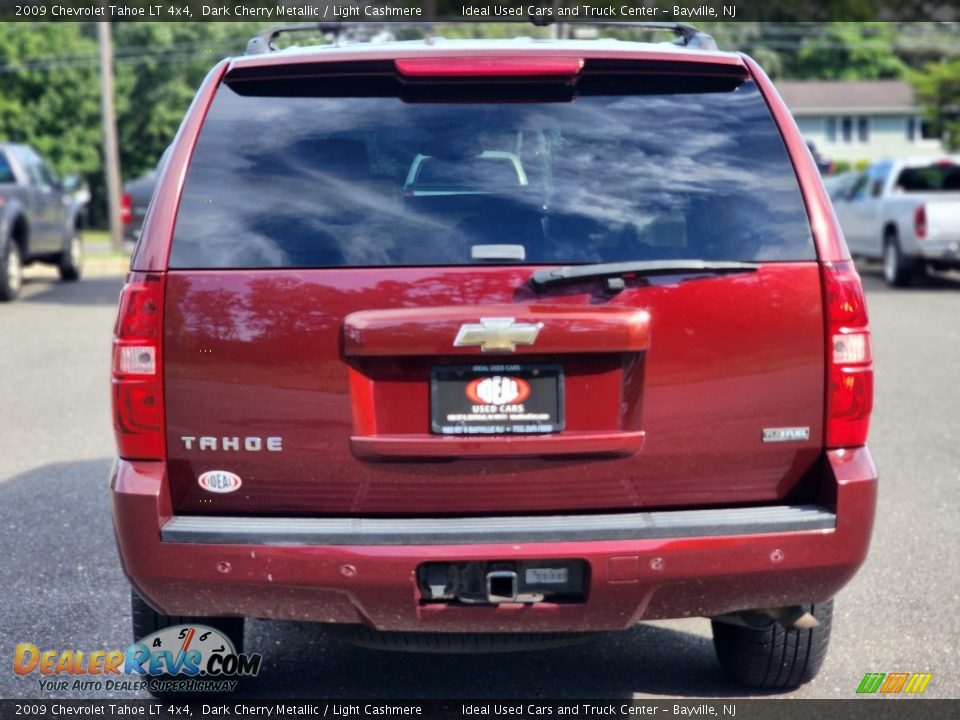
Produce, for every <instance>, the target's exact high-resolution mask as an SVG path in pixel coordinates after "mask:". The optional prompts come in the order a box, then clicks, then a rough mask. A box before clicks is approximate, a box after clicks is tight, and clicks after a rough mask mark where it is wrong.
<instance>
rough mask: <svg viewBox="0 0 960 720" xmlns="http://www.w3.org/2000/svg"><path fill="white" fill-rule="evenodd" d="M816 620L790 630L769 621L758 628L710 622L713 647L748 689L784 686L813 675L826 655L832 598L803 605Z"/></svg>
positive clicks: (803, 680) (722, 664)
mask: <svg viewBox="0 0 960 720" xmlns="http://www.w3.org/2000/svg"><path fill="white" fill-rule="evenodd" d="M804 609H805V610H808V611H809V612H810V613H811V614H812V615H813V616H814V617H815V618H816V619H817V621H818V622H819V623H820V624H819V625H818V626H817V627H815V628H811V629H808V630H791V629H787V628H785V627H783V626H782V625H781V624H780V623H778V622H775V621H774V620H770V623H769V625H767V626H766V627H762V628H753V627H743V626H741V625H732V624H729V623H725V622H718V621H714V622H713V623H712V625H713V646H714V648H715V649H716V651H717V659H718V660H719V661H720V667H722V668H723V670H724V672H725V673H726V674H727V675H729V676H730V677H731V678H733V679H734V680H736V681H737V682H739V683H741V684H743V685H747V686H748V687H752V688H767V689H786V688H793V687H797V686H798V685H802V684H803V683H806V682H809V681H810V680H813V678H814V677H816V675H817V673H818V672H819V671H820V666H821V665H822V664H823V659H824V658H825V657H826V656H827V647H828V645H829V643H830V626H831V624H832V621H833V600H827V601H826V602H824V603H813V604H811V605H806V606H804Z"/></svg>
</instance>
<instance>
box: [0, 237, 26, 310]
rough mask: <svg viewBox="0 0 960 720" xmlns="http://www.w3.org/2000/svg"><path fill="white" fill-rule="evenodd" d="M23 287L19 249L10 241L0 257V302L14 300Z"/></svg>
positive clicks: (21, 260)
mask: <svg viewBox="0 0 960 720" xmlns="http://www.w3.org/2000/svg"><path fill="white" fill-rule="evenodd" d="M22 286H23V258H22V257H21V255H20V247H19V246H18V245H17V243H16V242H14V241H13V240H11V241H10V242H8V243H7V245H6V248H4V251H3V255H2V257H0V301H7V300H16V299H17V296H18V295H19V294H20V288H21V287H22Z"/></svg>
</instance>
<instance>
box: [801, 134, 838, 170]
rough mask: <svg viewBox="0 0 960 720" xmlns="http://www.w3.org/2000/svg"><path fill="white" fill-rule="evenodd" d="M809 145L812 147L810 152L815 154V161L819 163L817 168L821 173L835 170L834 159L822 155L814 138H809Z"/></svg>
mask: <svg viewBox="0 0 960 720" xmlns="http://www.w3.org/2000/svg"><path fill="white" fill-rule="evenodd" d="M807 147H808V148H810V154H811V155H813V161H814V162H815V163H816V164H817V169H818V170H819V171H820V173H821V174H822V175H827V174H829V173H830V172H831V171H832V170H833V160H830V159H829V158H825V157H824V156H823V155H821V154H820V151H819V150H817V145H816V143H814V142H813V140H807Z"/></svg>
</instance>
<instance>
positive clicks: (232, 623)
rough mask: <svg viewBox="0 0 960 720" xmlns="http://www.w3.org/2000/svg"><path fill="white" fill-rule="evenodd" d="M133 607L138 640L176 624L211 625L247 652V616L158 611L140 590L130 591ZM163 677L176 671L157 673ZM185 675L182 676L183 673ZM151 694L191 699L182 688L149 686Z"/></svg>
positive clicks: (164, 678)
mask: <svg viewBox="0 0 960 720" xmlns="http://www.w3.org/2000/svg"><path fill="white" fill-rule="evenodd" d="M130 611H131V615H132V617H133V640H134V642H137V641H139V640H141V639H142V638H144V637H146V636H147V635H150V634H152V633H155V632H157V631H158V630H163V629H164V628H168V627H173V626H175V625H189V624H196V625H208V626H210V627H212V628H215V629H216V630H219V631H220V632H222V633H223V634H224V635H226V636H227V637H228V638H230V640H231V641H232V642H233V647H234V649H235V650H236V651H237V652H238V653H242V652H243V618H232V617H186V616H182V615H164V614H163V613H158V612H157V611H156V610H154V609H153V608H152V607H150V606H149V605H148V604H147V601H146V600H144V599H143V598H142V597H140V595H139V593H137V591H136V590H131V591H130ZM153 677H154V678H156V679H159V680H173V679H175V678H176V677H178V676H176V675H155V676H153ZM181 677H182V676H181ZM148 690H149V692H150V694H151V695H153V696H154V697H156V698H159V699H164V700H169V699H180V700H184V699H189V698H190V697H191V693H182V692H155V691H154V690H152V689H150V688H149V685H148Z"/></svg>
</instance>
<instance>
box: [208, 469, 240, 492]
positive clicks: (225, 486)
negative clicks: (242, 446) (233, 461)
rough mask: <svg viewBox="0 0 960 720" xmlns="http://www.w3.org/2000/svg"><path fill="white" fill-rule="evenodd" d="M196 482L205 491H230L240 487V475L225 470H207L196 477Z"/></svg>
mask: <svg viewBox="0 0 960 720" xmlns="http://www.w3.org/2000/svg"><path fill="white" fill-rule="evenodd" d="M197 484H198V485H199V486H200V487H202V488H203V489H204V490H206V491H207V492H212V493H232V492H235V491H237V490H239V489H240V486H241V485H243V482H242V481H241V480H240V476H239V475H236V474H234V473H232V472H229V471H227V470H208V471H207V472H205V473H203V475H201V476H200V477H198V478H197Z"/></svg>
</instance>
